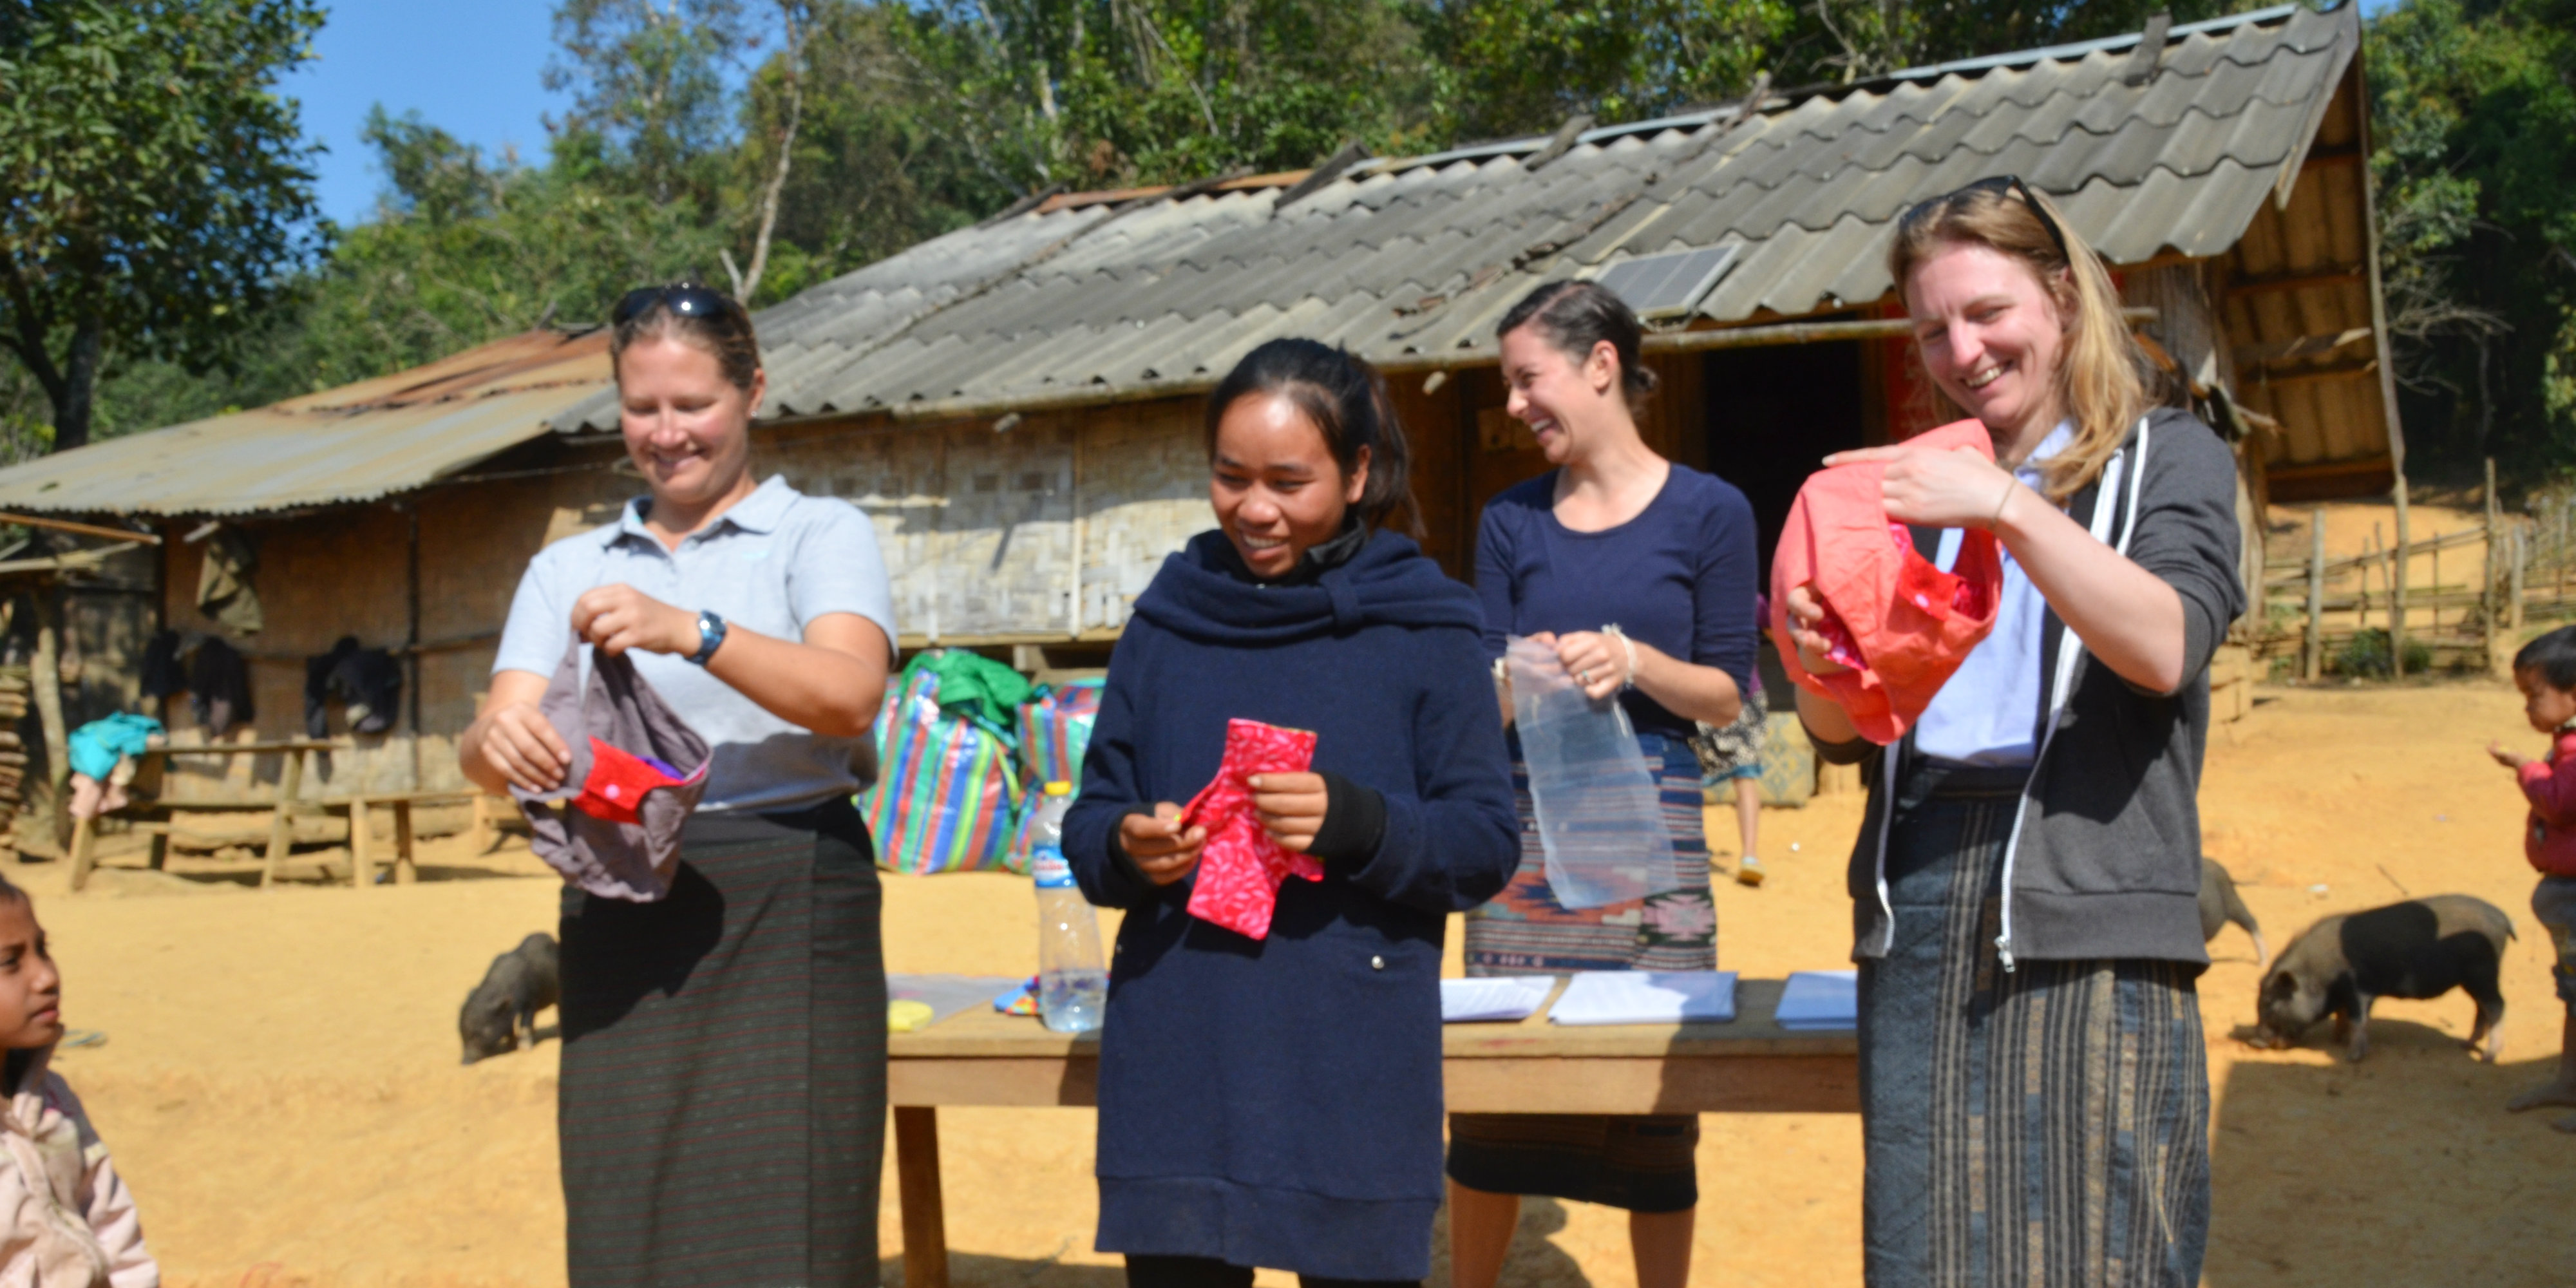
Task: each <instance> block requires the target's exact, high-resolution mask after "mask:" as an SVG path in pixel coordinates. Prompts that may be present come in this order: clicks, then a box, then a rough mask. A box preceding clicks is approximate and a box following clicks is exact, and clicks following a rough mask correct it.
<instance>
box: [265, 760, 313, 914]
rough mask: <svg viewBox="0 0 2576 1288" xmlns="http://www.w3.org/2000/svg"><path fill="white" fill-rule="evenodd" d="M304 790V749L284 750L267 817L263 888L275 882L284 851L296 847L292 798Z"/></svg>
mask: <svg viewBox="0 0 2576 1288" xmlns="http://www.w3.org/2000/svg"><path fill="white" fill-rule="evenodd" d="M303 790H304V753H303V752H302V751H289V752H287V753H286V768H285V770H284V771H283V772H281V773H280V774H279V775H278V777H277V812H276V813H274V814H271V815H270V816H269V820H268V864H267V866H265V867H263V868H261V869H260V871H259V884H260V888H261V889H266V888H268V887H269V886H271V885H274V884H276V882H277V865H279V864H281V863H284V862H285V861H286V853H287V851H289V850H291V849H294V848H295V798H296V797H297V796H300V795H302V794H303Z"/></svg>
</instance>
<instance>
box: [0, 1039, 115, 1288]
mask: <svg viewBox="0 0 2576 1288" xmlns="http://www.w3.org/2000/svg"><path fill="white" fill-rule="evenodd" d="M10 1054H11V1055H13V1056H14V1055H18V1054H20V1053H18V1052H11V1053H10ZM53 1059H54V1048H53V1047H52V1046H50V1045H49V1046H45V1047H41V1048H37V1049H36V1050H35V1051H34V1052H33V1053H32V1058H29V1059H27V1060H24V1061H17V1060H12V1061H10V1063H11V1064H12V1065H15V1066H19V1067H17V1068H16V1069H15V1070H14V1071H15V1072H16V1074H17V1079H16V1082H15V1083H14V1084H13V1085H11V1086H10V1087H8V1088H7V1092H8V1100H7V1108H6V1111H5V1114H0V1219H5V1220H6V1221H7V1222H8V1225H9V1228H10V1238H11V1239H12V1240H13V1241H14V1246H15V1248H16V1256H18V1257H23V1258H26V1259H27V1260H28V1261H29V1262H31V1263H32V1270H33V1273H32V1275H31V1277H30V1278H29V1280H28V1281H27V1282H31V1283H34V1284H37V1285H41V1286H42V1288H53V1286H54V1285H56V1284H64V1285H81V1286H83V1288H107V1284H108V1263H109V1257H108V1255H107V1249H106V1248H104V1247H103V1246H101V1245H100V1243H99V1241H98V1236H97V1234H96V1233H95V1232H93V1231H92V1230H91V1229H90V1227H89V1221H88V1218H87V1217H86V1216H85V1215H84V1214H83V1212H82V1204H81V1193H80V1186H81V1180H82V1178H83V1177H84V1176H85V1175H87V1173H88V1170H89V1157H88V1145H89V1141H88V1140H85V1139H84V1138H83V1137H84V1133H83V1130H82V1127H83V1123H82V1120H81V1119H80V1118H79V1117H78V1116H77V1114H78V1107H77V1104H76V1103H74V1102H72V1101H70V1099H69V1096H70V1092H69V1091H68V1090H65V1091H64V1092H63V1093H62V1097H61V1098H60V1099H59V1100H58V1099H57V1097H56V1095H55V1094H54V1089H55V1087H57V1086H59V1085H60V1084H59V1083H57V1082H55V1081H54V1080H53V1079H51V1078H49V1077H48V1076H47V1072H48V1069H49V1067H50V1066H51V1065H52V1064H53ZM12 1264H13V1267H14V1266H15V1265H16V1264H17V1263H16V1262H15V1260H13V1262H12Z"/></svg>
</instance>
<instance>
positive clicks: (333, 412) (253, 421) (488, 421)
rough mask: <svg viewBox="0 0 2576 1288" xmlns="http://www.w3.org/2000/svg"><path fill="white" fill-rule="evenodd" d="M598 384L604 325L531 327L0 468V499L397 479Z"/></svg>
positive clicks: (254, 507) (146, 497)
mask: <svg viewBox="0 0 2576 1288" xmlns="http://www.w3.org/2000/svg"><path fill="white" fill-rule="evenodd" d="M607 383H608V341H607V335H606V333H605V332H598V331H594V332H590V333H587V334H583V335H579V336H572V335H565V334H563V333H561V332H554V331H535V332H530V333H528V334H526V335H517V336H511V337H509V338H508V339H504V340H496V341H494V342H492V343H490V344H487V345H483V346H481V347H479V348H474V349H468V350H466V351H465V352H463V353H459V354H455V355H452V356H450V357H447V358H443V359H441V360H439V361H437V362H433V363H431V364H429V365H428V366H425V367H416V368H413V369H412V370H410V371H403V372H397V373H395V374H393V375H390V376H385V377H382V378H380V379H376V380H368V381H362V382H360V383H358V384H354V385H346V386H343V387H341V388H338V389H332V390H326V391H324V392H322V393H318V394H310V395H307V396H305V397H302V398H295V399H290V400H288V401H286V402H282V403H277V404H275V405H273V406H268V407H261V408H258V409H256V410H253V411H245V412H238V413H235V414H233V415H229V416H216V417H213V418H211V419H207V420H200V421H192V422H190V423H188V424H185V425H174V426H172V427H170V428H168V429H160V430H153V431H151V432H148V433H141V434H130V435H127V436H125V437H122V438H112V439H108V440H106V441H105V442H100V443H93V444H91V445H89V446H87V447H82V448H78V449H75V450H73V451H68V452H63V453H60V454H58V455H54V456H46V457H41V458H39V459H37V460H33V461H29V462H27V463H26V464H23V465H18V466H14V467H11V468H9V469H6V470H0V509H8V510H22V511H28V510H32V511H39V512H48V513H58V514H79V513H87V514H157V515H180V514H249V513H255V512H259V511H266V510H285V509H293V508H296V507H300V506H310V505H329V504H334V503H338V502H348V501H366V500H372V499H374V498H377V497H381V496H386V495H389V494H391V493H396V492H404V491H409V490H411V489H413V488H417V487H420V486H422V485H423V484H426V483H429V482H432V481H434V480H436V479H438V478H440V477H442V476H445V475H448V474H452V473H455V472H457V471H459V470H462V469H464V468H465V467H467V466H470V465H472V464H474V463H475V462H477V461H481V460H484V459H486V458H488V457H490V456H492V455H494V454H495V453H498V452H501V451H505V450H507V449H509V448H510V447H513V446H515V445H517V444H519V443H523V442H526V441H528V440H529V439H532V438H538V437H541V436H543V435H544V434H545V433H546V420H547V418H548V417H549V416H553V415H555V414H557V413H559V412H562V411H563V410H564V409H565V408H566V407H567V406H568V405H569V404H571V403H573V402H576V401H578V400H580V399H583V398H585V397H588V396H589V395H590V394H591V392H592V391H593V390H595V389H598V388H601V387H603V386H605V385H606V384H607Z"/></svg>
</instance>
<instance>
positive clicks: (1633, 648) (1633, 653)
mask: <svg viewBox="0 0 2576 1288" xmlns="http://www.w3.org/2000/svg"><path fill="white" fill-rule="evenodd" d="M1601 633H1602V634H1604V635H1607V636H1609V637H1610V638H1612V639H1614V640H1617V641H1619V646H1620V647H1621V648H1624V649H1626V650H1628V673H1627V674H1626V675H1623V676H1621V677H1620V678H1619V691H1620V692H1621V693H1630V692H1634V691H1635V690H1636V687H1637V642H1636V641H1635V640H1632V639H1629V638H1628V632H1626V631H1623V630H1621V629H1619V623H1617V622H1612V623H1610V624H1609V625H1607V626H1604V627H1602V628H1601Z"/></svg>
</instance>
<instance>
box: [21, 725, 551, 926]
mask: <svg viewBox="0 0 2576 1288" xmlns="http://www.w3.org/2000/svg"><path fill="white" fill-rule="evenodd" d="M338 749H339V748H337V747H335V745H334V744H332V743H327V742H314V741H310V740H305V739H295V740H292V741H287V742H242V743H216V744H212V745H207V746H177V747H155V748H153V749H151V750H149V751H147V752H145V753H143V757H144V759H146V760H147V761H148V760H149V759H151V758H154V757H165V756H243V755H262V754H268V755H283V756H285V757H286V763H285V766H284V767H283V769H282V770H281V771H280V772H279V774H278V781H277V794H276V795H275V796H274V797H270V798H266V799H248V800H221V799H217V800H149V801H137V802H135V803H133V804H131V805H128V806H126V807H125V808H123V809H120V810H116V811H114V813H115V815H116V816H117V817H119V818H125V819H132V820H135V822H134V828H133V830H135V831H137V832H143V833H147V834H149V835H150V836H151V837H152V854H151V857H150V858H149V859H148V860H147V862H148V864H149V865H150V866H151V868H152V869H153V870H154V871H159V870H161V869H162V868H163V867H164V866H165V865H166V864H167V863H168V861H169V854H170V831H171V828H172V827H173V822H172V819H173V817H174V816H176V815H179V814H199V813H221V812H224V811H228V810H229V811H239V810H257V811H263V812H265V813H267V814H268V815H269V825H268V851H267V854H266V856H265V860H264V862H263V864H262V866H261V868H260V873H259V884H260V888H262V889H266V888H268V887H269V886H271V885H274V884H276V882H277V872H278V868H279V866H280V865H281V864H283V863H284V862H285V861H286V857H287V854H288V853H289V852H290V851H291V850H292V849H293V848H294V844H295V820H296V819H297V818H309V817H311V816H313V815H316V814H333V813H337V814H342V815H345V816H347V818H348V820H349V855H350V864H349V883H350V884H351V885H355V886H365V885H370V884H373V878H374V875H375V861H374V854H373V850H374V841H375V837H374V829H373V828H371V827H369V826H368V823H369V821H370V820H371V819H372V818H373V813H372V811H373V810H374V809H375V807H376V806H379V805H390V806H392V807H393V811H394V858H393V864H394V880H395V882H396V883H397V884H404V885H408V884H410V883H411V882H412V881H415V880H417V879H418V877H419V867H418V865H417V864H416V863H415V862H414V861H413V857H412V851H413V844H412V842H413V837H412V823H411V811H412V807H413V806H415V805H449V804H461V803H467V802H471V803H472V804H473V805H474V807H475V809H474V840H475V843H476V847H477V852H478V853H481V852H484V851H488V850H489V849H490V848H491V837H492V836H493V835H495V834H496V833H497V828H496V827H495V824H494V819H495V818H496V817H497V814H496V812H495V811H494V810H493V809H491V808H488V807H487V802H489V801H493V800H499V799H500V798H497V797H492V796H490V795H489V794H488V793H485V792H483V791H481V790H479V789H476V788H471V787H467V788H449V789H442V790H437V791H395V792H355V793H351V794H350V795H347V796H340V797H325V798H319V799H314V800H305V799H303V798H302V796H301V792H302V789H303V785H304V753H306V752H311V751H332V750H338ZM146 768H148V766H147V767H146ZM136 777H137V778H138V779H143V778H144V777H145V774H144V771H143V770H142V769H138V772H137V774H136ZM147 781H148V780H147ZM502 806H503V807H504V808H505V809H506V810H508V812H512V813H515V812H516V807H515V806H509V805H508V803H507V802H506V801H502ZM97 848H98V827H97V821H96V820H95V819H86V818H85V819H81V820H79V821H78V822H77V823H75V824H74V825H73V827H72V854H71V858H72V881H71V885H72V889H74V890H80V889H83V888H85V887H87V886H88V885H89V876H90V873H91V872H92V871H94V870H95V869H96V868H97V866H98V860H97Z"/></svg>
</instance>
